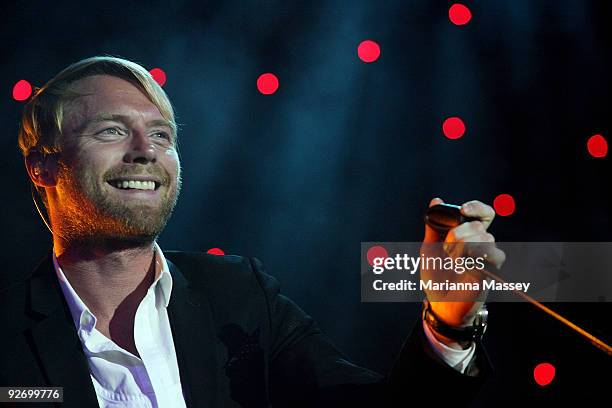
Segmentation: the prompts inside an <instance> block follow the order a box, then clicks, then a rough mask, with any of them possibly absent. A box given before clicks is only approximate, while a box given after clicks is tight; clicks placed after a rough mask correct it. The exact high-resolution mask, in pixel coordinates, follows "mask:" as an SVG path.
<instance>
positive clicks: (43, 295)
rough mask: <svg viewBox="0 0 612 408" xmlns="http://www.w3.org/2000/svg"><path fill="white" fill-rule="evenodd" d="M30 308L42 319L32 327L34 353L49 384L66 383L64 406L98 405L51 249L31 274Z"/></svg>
mask: <svg viewBox="0 0 612 408" xmlns="http://www.w3.org/2000/svg"><path fill="white" fill-rule="evenodd" d="M29 289H30V303H29V306H30V311H31V312H33V314H32V315H33V316H36V315H38V316H37V320H38V322H37V323H36V324H35V325H34V326H33V328H32V329H31V333H32V340H33V345H32V347H33V348H34V349H35V350H33V352H34V354H35V355H37V356H38V358H39V361H40V362H41V365H42V369H43V371H44V375H46V377H47V378H48V381H49V385H51V386H57V387H64V403H63V404H62V407H66V408H69V407H70V408H72V407H74V408H77V407H94V406H98V401H97V398H96V393H95V390H94V388H93V384H92V382H91V379H90V377H89V366H88V364H87V359H86V357H85V355H84V354H83V350H82V346H81V342H80V340H79V338H78V336H77V333H76V329H75V327H74V323H73V321H72V317H71V316H70V311H69V310H68V306H67V304H66V303H65V301H64V297H63V294H62V293H61V289H60V287H59V283H58V281H57V276H56V274H55V269H54V268H53V261H52V258H51V253H49V255H48V256H47V257H46V258H45V259H44V260H43V261H42V262H41V263H40V265H39V266H38V267H37V268H36V270H35V271H34V272H33V273H32V275H31V277H30V278H29Z"/></svg>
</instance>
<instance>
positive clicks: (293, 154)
mask: <svg viewBox="0 0 612 408" xmlns="http://www.w3.org/2000/svg"><path fill="white" fill-rule="evenodd" d="M14 3H15V4H3V6H2V8H3V10H2V12H1V13H0V14H2V15H3V17H2V24H1V25H0V38H1V41H2V42H1V44H2V45H1V47H2V52H1V54H0V55H1V57H2V64H1V66H0V73H1V75H0V78H1V81H2V82H1V85H0V89H1V91H2V92H1V94H0V95H3V97H2V98H0V108H1V109H2V115H1V116H0V120H1V121H2V130H3V133H2V134H3V135H4V137H3V138H2V146H1V148H2V151H3V152H4V158H3V160H2V161H1V162H0V166H1V167H0V171H1V172H2V174H3V175H4V177H3V181H4V183H5V187H4V188H2V189H0V196H1V203H2V209H3V211H2V213H1V214H2V226H3V228H2V235H1V237H0V240H1V243H2V249H3V250H2V251H1V254H0V256H1V260H0V261H1V265H2V269H3V271H2V273H1V276H2V277H1V279H0V281H1V282H2V284H3V285H5V284H8V283H10V282H11V281H14V280H17V279H20V278H22V277H24V276H25V275H26V274H27V273H28V272H29V271H30V270H31V269H32V267H33V266H34V265H35V264H36V263H37V261H38V260H39V258H41V257H42V256H43V255H44V254H45V252H46V251H47V250H48V249H49V248H50V245H51V241H50V236H49V234H48V232H47V231H46V229H45V228H44V226H43V224H42V222H41V220H40V219H39V218H38V215H37V214H36V212H35V210H34V206H33V204H32V201H31V198H30V193H29V184H28V181H27V178H26V174H25V172H24V168H23V164H22V158H21V155H20V152H19V150H18V148H17V129H18V123H19V120H20V115H21V110H22V107H23V103H21V102H16V101H14V100H13V99H12V98H11V91H12V86H13V84H14V83H15V82H17V81H18V80H19V79H27V80H28V81H30V82H31V83H32V84H33V85H36V86H41V85H43V84H44V83H45V82H46V81H47V80H49V79H50V78H51V77H52V76H53V75H54V74H56V73H57V72H58V71H60V70H61V69H62V68H64V67H65V66H67V65H68V64H70V63H72V62H75V61H77V60H79V59H81V58H85V57H89V56H93V55H98V54H112V55H116V56H121V57H124V58H128V59H131V60H134V61H136V62H139V63H141V64H142V65H143V66H145V67H146V68H148V69H151V68H154V67H160V68H162V69H164V70H165V72H166V73H167V75H168V80H167V82H166V84H165V85H164V89H165V90H166V92H167V93H168V94H169V96H170V98H171V100H172V101H173V103H174V105H175V108H176V111H177V114H178V121H179V122H180V123H181V124H182V127H181V132H180V146H181V159H182V164H183V170H184V172H183V176H184V184H183V187H184V188H183V192H182V195H181V198H180V200H179V204H178V207H177V209H176V212H175V214H174V216H173V219H172V220H171V222H170V224H169V225H168V227H167V229H166V231H165V232H164V234H163V236H162V237H161V239H160V244H161V246H162V248H165V249H183V250H195V251H200V250H204V251H205V250H207V249H208V248H211V247H220V248H223V249H224V250H225V251H226V253H231V254H240V255H247V256H257V257H258V258H260V259H262V260H263V261H264V263H265V264H266V266H267V271H268V272H269V273H271V274H272V275H274V276H276V277H278V278H279V280H280V281H281V283H282V284H283V291H284V293H285V294H287V295H288V296H289V297H291V298H293V299H294V300H295V301H296V302H297V303H298V304H300V305H301V306H302V307H303V308H304V309H305V310H306V311H307V312H309V313H310V314H311V315H312V316H313V317H314V318H315V319H316V320H317V321H318V322H319V324H320V325H321V326H322V328H323V330H324V331H326V332H327V333H328V334H329V335H330V337H332V338H333V339H334V340H335V341H336V344H337V345H338V346H339V348H340V349H342V350H343V351H345V352H346V353H347V354H348V355H349V356H350V357H352V358H353V360H355V361H356V362H357V363H359V364H362V365H365V366H367V367H370V368H372V369H375V370H377V371H379V372H387V371H388V370H389V368H390V367H391V365H392V362H393V359H394V357H395V356H396V353H397V351H398V350H399V348H400V346H401V343H402V341H403V338H404V337H405V336H406V335H407V334H408V333H409V331H410V329H411V327H412V325H413V323H414V322H415V321H416V319H417V318H418V314H419V311H420V305H418V304H366V303H361V302H360V282H359V260H360V255H359V251H360V242H362V241H419V240H421V238H422V233H423V225H422V214H423V212H424V209H425V208H426V206H427V203H428V202H429V199H431V198H432V197H434V196H440V197H442V198H444V199H445V200H446V201H447V202H452V203H458V204H459V203H462V202H464V201H467V200H470V199H479V200H482V201H484V202H487V203H492V201H493V199H494V198H495V197H496V196H497V195H498V194H501V193H508V194H511V195H512V196H513V197H514V198H515V200H516V206H517V208H516V212H515V213H514V214H513V215H511V216H509V217H498V218H497V219H496V221H495V222H494V223H493V226H492V232H493V234H494V235H495V236H496V238H497V240H498V241H612V239H611V232H610V227H611V226H612V224H611V222H610V201H609V200H608V195H609V194H608V191H609V189H610V177H609V175H610V174H611V173H610V160H609V158H604V159H594V158H592V157H591V156H590V155H589V154H588V152H587V150H586V141H587V139H588V138H589V137H590V136H591V135H593V134H596V133H601V134H603V135H604V136H606V137H608V139H609V134H610V122H611V115H610V114H611V113H612V112H611V109H610V108H611V104H610V97H611V95H612V93H611V91H612V89H611V80H610V72H611V69H612V61H611V60H610V56H611V53H610V50H611V49H610V47H611V40H610V39H611V38H612V32H611V31H612V28H611V26H610V23H609V22H610V17H611V10H610V5H609V3H610V2H607V1H601V2H593V1H547V2H544V1H539V2H535V1H529V0H512V1H510V0H508V1H491V0H489V1H479V2H475V1H466V2H465V4H466V5H468V6H469V7H470V8H471V10H472V13H473V18H472V20H471V22H470V23H469V24H467V25H466V26H462V27H458V26H455V25H453V24H451V23H450V22H449V19H448V14H447V13H448V7H449V6H450V4H452V2H447V1H431V0H421V1H411V2H407V1H399V0H398V1H386V2H377V1H357V0H353V1H313V2H308V3H303V2H294V1H264V2H255V1H229V0H225V1H194V2H187V1H173V2H170V1H168V2H160V3H154V2H147V3H142V4H137V3H132V2H127V1H121V2H119V1H105V2H104V3H103V4H101V5H96V6H95V7H91V6H88V5H84V4H83V3H81V2H67V1H54V2H47V1H27V2H25V1H18V2H14ZM90 3H92V4H93V3H94V2H90ZM365 39H373V40H375V41H377V42H378V43H379V44H380V46H381V50H382V54H381V57H380V59H379V60H378V61H376V62H375V63H372V64H365V63H363V62H361V61H360V60H359V59H358V58H357V55H356V47H357V45H358V44H359V43H360V42H361V41H362V40H365ZM263 72H273V73H275V74H276V75H277V76H278V77H279V79H280V88H279V90H278V92H276V93H275V94H274V95H271V96H264V95H261V94H260V93H259V92H258V91H257V89H256V86H255V81H256V78H257V77H258V76H259V75H260V74H261V73H263ZM449 116H459V117H461V118H462V119H463V120H464V121H465V123H466V126H467V132H466V134H465V136H464V137H463V138H461V139H458V140H449V139H447V138H445V137H444V136H443V135H442V132H441V123H442V121H443V120H444V119H445V118H446V117H449ZM606 175H607V176H606ZM602 273H610V271H602ZM607 301H608V302H609V301H610V299H607ZM551 306H552V307H553V308H554V309H555V310H559V311H561V312H563V313H564V314H566V315H567V316H568V317H570V318H571V319H573V320H574V321H575V322H576V323H578V324H580V325H582V326H583V327H585V328H586V329H588V330H590V331H591V332H593V333H594V334H597V335H599V336H601V337H603V338H604V339H606V340H607V341H608V342H610V338H611V336H610V334H611V333H610V312H611V308H610V303H604V302H602V303H598V304H596V303H592V304H557V305H551ZM489 309H490V311H491V314H490V318H491V321H490V325H489V331H488V333H487V335H486V340H485V345H486V346H487V350H488V352H489V354H490V357H491V360H492V362H493V365H494V366H495V369H496V373H495V375H494V376H493V377H492V378H491V380H490V381H489V382H488V383H487V385H486V386H485V388H484V389H483V390H482V392H481V394H480V396H479V398H478V400H477V401H476V402H475V406H482V407H484V406H491V405H496V406H497V405H499V404H501V403H502V402H504V401H505V402H507V403H510V401H512V402H513V403H516V402H529V401H534V402H549V401H557V400H564V401H567V400H568V398H570V397H577V398H580V399H582V400H583V401H588V402H591V403H593V402H596V401H601V402H603V401H604V398H607V396H608V394H609V391H608V390H607V389H606V388H605V384H607V381H609V378H610V367H611V366H610V358H609V357H607V356H606V355H605V354H604V353H603V352H601V351H599V350H597V349H595V348H594V347H592V346H591V345H590V344H588V343H587V342H586V341H584V340H583V339H582V338H580V337H579V336H577V335H576V334H574V333H573V332H571V331H570V330H569V329H567V328H565V327H563V326H561V325H560V324H558V323H557V322H556V321H554V320H552V319H551V318H550V317H548V316H546V315H544V314H542V313H541V312H540V311H538V310H536V309H535V308H533V307H532V306H531V305H527V304H491V305H490V308H489ZM544 361H548V362H551V363H553V364H554V365H555V366H556V368H557V376H556V378H555V380H554V381H553V383H552V384H550V385H549V386H547V387H545V388H542V387H539V386H538V385H536V384H535V382H534V381H533V367H534V366H535V365H536V364H538V363H540V362H544ZM432 380H435V379H432ZM606 380H607V381H606ZM608 386H609V384H608ZM406 389H407V392H412V393H414V395H415V398H416V397H419V394H418V390H414V389H411V388H410V384H406ZM420 397H421V398H424V397H427V398H430V399H431V398H434V399H435V396H420ZM500 401H501V402H500ZM608 401H609V400H608Z"/></svg>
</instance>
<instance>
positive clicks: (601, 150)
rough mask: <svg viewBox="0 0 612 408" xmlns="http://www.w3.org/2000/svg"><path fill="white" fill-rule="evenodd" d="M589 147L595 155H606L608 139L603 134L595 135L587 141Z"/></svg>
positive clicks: (597, 156) (590, 151)
mask: <svg viewBox="0 0 612 408" xmlns="http://www.w3.org/2000/svg"><path fill="white" fill-rule="evenodd" d="M587 149H588V151H589V153H590V155H591V156H593V157H596V158H601V157H606V156H607V154H608V141H607V140H606V138H605V137H603V136H602V135H593V136H591V137H590V138H589V140H588V142H587Z"/></svg>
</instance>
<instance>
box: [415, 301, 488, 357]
mask: <svg viewBox="0 0 612 408" xmlns="http://www.w3.org/2000/svg"><path fill="white" fill-rule="evenodd" d="M422 318H423V320H424V321H425V323H426V324H427V326H428V327H429V329H430V330H431V332H432V334H433V335H434V337H436V339H438V340H439V341H440V342H442V343H444V344H445V345H447V346H449V347H452V348H455V349H465V348H468V347H469V346H470V345H471V344H472V342H473V341H480V340H481V339H482V336H483V335H484V333H485V331H486V329H487V320H488V311H487V308H486V307H485V305H482V308H481V309H480V310H479V311H478V313H477V314H476V317H475V318H474V319H473V323H472V324H470V325H467V326H465V325H461V326H459V325H450V324H448V323H446V322H445V321H444V320H442V319H441V318H440V317H438V316H437V315H436V314H435V313H434V311H433V310H432V308H431V304H430V303H429V301H428V300H427V299H425V301H424V302H423V314H422Z"/></svg>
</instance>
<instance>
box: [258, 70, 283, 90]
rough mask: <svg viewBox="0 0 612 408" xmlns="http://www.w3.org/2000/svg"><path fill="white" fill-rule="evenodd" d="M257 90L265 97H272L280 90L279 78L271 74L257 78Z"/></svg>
mask: <svg viewBox="0 0 612 408" xmlns="http://www.w3.org/2000/svg"><path fill="white" fill-rule="evenodd" d="M257 89H259V92H261V93H262V94H264V95H272V94H273V93H274V92H276V90H277V89H278V78H277V77H276V75H274V74H271V73H269V72H267V73H265V74H261V75H260V76H259V78H257Z"/></svg>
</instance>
